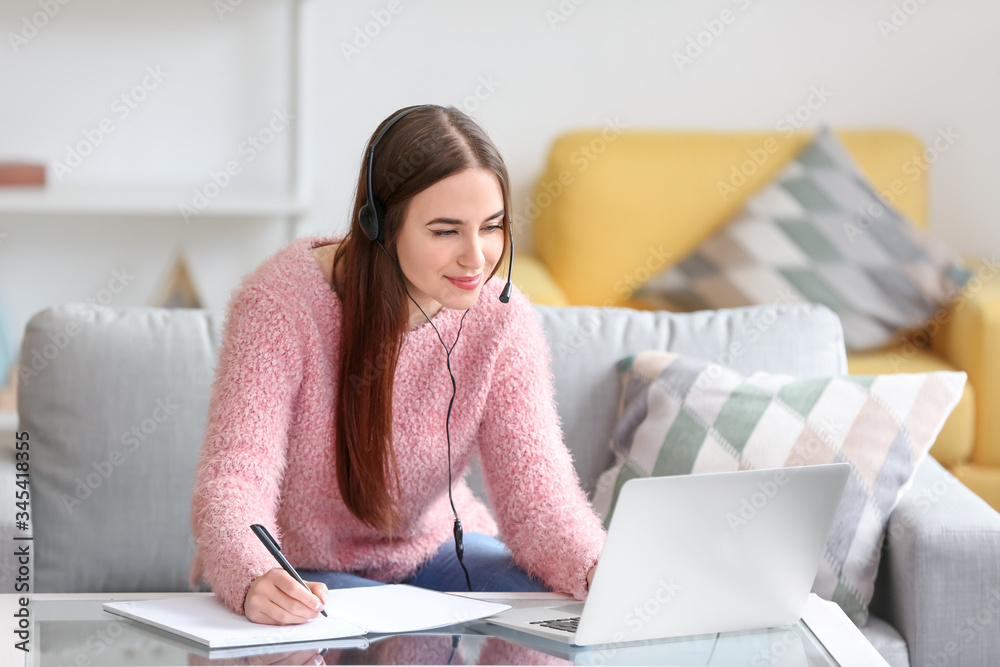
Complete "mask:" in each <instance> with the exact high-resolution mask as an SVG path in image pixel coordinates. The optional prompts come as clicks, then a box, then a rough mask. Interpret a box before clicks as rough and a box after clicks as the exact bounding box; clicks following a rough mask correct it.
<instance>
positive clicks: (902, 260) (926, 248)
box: [633, 127, 971, 350]
mask: <svg viewBox="0 0 1000 667" xmlns="http://www.w3.org/2000/svg"><path fill="white" fill-rule="evenodd" d="M883 194H884V195H887V196H888V198H889V199H890V202H891V199H892V198H893V197H894V195H893V194H892V192H886V193H883ZM970 276H971V274H970V273H969V271H968V270H967V269H966V268H965V267H964V266H962V264H961V261H960V259H959V257H958V256H957V255H956V254H954V253H952V252H950V251H949V250H948V249H947V247H946V246H945V245H944V244H943V243H942V242H940V241H938V240H936V239H934V238H933V237H930V236H927V235H926V234H924V233H923V232H921V231H920V230H918V229H917V228H916V227H915V226H914V224H913V223H912V222H910V221H909V220H908V219H906V218H905V217H904V216H903V215H902V214H901V213H900V212H899V211H897V210H896V209H895V208H894V207H892V206H891V205H888V204H887V203H886V202H885V201H883V200H882V199H880V197H879V195H878V194H877V193H876V190H875V189H874V187H873V186H872V185H871V184H870V183H869V181H868V180H867V179H866V178H865V177H864V175H863V174H862V173H861V171H860V169H859V168H858V167H857V166H856V165H855V164H854V162H853V160H852V159H851V157H850V155H849V154H848V152H847V150H846V149H845V148H844V146H843V145H842V144H841V143H840V141H839V140H838V139H837V137H836V136H835V135H834V134H833V132H832V131H830V130H829V128H826V127H824V128H821V129H820V131H819V132H818V133H817V135H816V137H815V139H814V140H813V141H812V142H811V143H810V144H809V145H808V146H806V147H805V148H804V149H803V150H802V152H801V153H799V154H798V156H797V157H796V158H795V159H794V160H792V161H791V162H790V163H789V164H787V165H786V166H785V167H784V169H782V170H781V172H779V173H778V175H777V178H776V179H775V180H774V181H773V182H772V183H770V184H769V185H768V186H767V187H765V188H764V189H763V190H761V191H760V192H758V193H756V194H754V195H753V196H751V197H750V199H748V200H747V202H746V205H745V206H744V208H743V209H742V210H740V211H739V212H738V213H737V215H736V216H735V217H734V218H733V219H732V220H731V221H730V222H729V224H727V225H726V226H725V227H723V228H722V229H721V230H720V231H718V232H717V233H716V234H715V235H713V236H712V237H711V238H709V239H708V241H707V242H705V243H704V244H703V245H702V246H700V247H699V248H698V250H697V251H695V252H694V253H692V254H690V255H688V256H686V257H685V258H684V259H683V260H682V261H681V262H680V263H678V264H676V265H674V266H672V267H670V268H668V269H665V270H664V271H662V272H660V273H659V274H658V275H656V276H654V277H653V278H652V279H651V280H649V281H648V282H647V283H646V284H644V285H643V286H642V287H641V288H639V289H638V290H637V291H636V292H635V293H634V294H633V299H635V300H638V301H643V302H648V303H649V304H650V305H651V306H652V307H663V308H667V309H670V310H701V309H706V308H729V307H734V306H745V305H751V304H762V303H774V302H779V301H785V302H799V301H813V302H817V303H823V304H826V305H827V306H829V307H830V308H832V309H833V310H834V311H836V312H837V314H838V315H839V316H840V318H841V321H842V323H843V325H844V336H845V339H846V344H847V347H848V349H849V350H861V349H873V348H878V347H881V346H883V345H886V344H887V343H889V342H890V341H891V340H892V339H893V338H894V337H896V336H898V335H901V334H903V333H906V332H912V331H914V330H916V329H918V328H920V327H921V326H923V325H925V324H926V323H927V321H928V320H930V319H931V318H932V317H933V315H934V314H935V311H937V310H938V309H940V308H942V307H943V306H945V305H946V304H947V303H948V302H949V301H950V300H951V299H952V297H953V296H954V294H955V293H956V292H957V290H958V289H959V288H960V287H961V286H962V285H963V284H964V283H965V282H966V281H967V280H968V279H969V277H970Z"/></svg>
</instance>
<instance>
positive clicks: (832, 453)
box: [593, 351, 966, 625]
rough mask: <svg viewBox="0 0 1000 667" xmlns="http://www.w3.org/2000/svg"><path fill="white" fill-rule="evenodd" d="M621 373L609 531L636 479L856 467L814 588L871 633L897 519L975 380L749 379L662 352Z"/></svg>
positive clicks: (600, 501)
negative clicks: (884, 549)
mask: <svg viewBox="0 0 1000 667" xmlns="http://www.w3.org/2000/svg"><path fill="white" fill-rule="evenodd" d="M618 370H619V373H620V374H621V378H622V393H621V402H620V404H619V419H618V423H617V425H616V427H615V431H614V435H613V438H612V442H611V447H612V449H613V450H614V452H615V458H616V463H615V465H614V466H613V467H612V468H610V469H609V470H607V471H605V472H604V473H603V474H602V475H601V477H600V478H599V479H598V482H597V488H596V490H595V493H594V500H593V504H594V508H595V509H596V510H597V511H598V513H600V514H601V515H602V516H603V517H604V519H605V525H607V524H608V523H609V522H610V519H611V515H612V512H613V509H614V503H615V500H616V499H617V497H618V492H619V491H620V489H621V487H622V485H623V484H624V483H625V482H627V481H628V480H630V479H632V478H634V477H650V476H654V475H657V476H658V475H686V474H689V473H695V474H696V473H706V472H724V471H728V470H746V469H761V468H782V467H788V466H800V465H814V464H819V463H835V462H841V461H844V462H847V463H849V464H850V466H851V476H850V479H849V480H848V482H847V488H846V489H845V491H844V496H843V499H842V500H841V503H840V506H839V508H838V509H837V514H836V518H835V519H834V523H833V528H832V529H831V531H830V536H829V538H828V540H827V543H826V549H825V552H824V555H823V559H822V562H821V563H820V566H819V572H818V573H817V575H816V580H815V582H814V583H813V592H815V593H816V594H817V595H819V596H820V597H823V598H825V599H827V600H833V601H834V602H836V603H838V604H839V605H840V606H841V607H842V608H843V610H844V612H845V613H847V615H848V616H850V617H851V618H852V619H853V620H854V622H855V623H857V624H858V625H864V624H865V623H866V622H867V620H868V603H869V602H870V601H871V597H872V591H873V590H874V586H875V574H876V572H877V571H878V564H879V558H880V556H881V545H882V537H883V533H884V532H885V527H886V522H887V520H888V517H889V513H890V512H892V509H893V508H894V507H895V506H896V503H897V502H898V500H899V499H900V498H901V497H902V495H903V493H904V492H905V491H906V489H907V488H908V487H909V485H910V482H911V480H912V476H913V472H914V470H915V468H916V466H917V464H918V463H919V462H920V461H921V459H922V458H923V457H924V456H925V455H926V453H927V451H928V450H929V449H930V447H931V445H932V444H933V442H934V439H935V438H936V437H937V434H938V432H939V431H940V430H941V427H942V426H943V425H944V422H945V419H946V418H947V417H948V415H949V414H950V413H951V411H952V410H953V409H954V407H955V405H956V404H957V403H958V400H959V398H960V397H961V395H962V389H963V387H964V386H965V381H966V374H965V373H962V372H952V371H937V372H933V373H897V374H894V375H877V376H874V375H873V376H859V375H843V376H836V377H825V378H810V379H800V378H795V377H792V376H789V375H775V374H770V373H754V374H753V375H751V376H749V377H744V376H743V375H741V374H739V373H737V372H735V371H733V370H731V369H728V368H725V367H723V366H719V365H717V364H714V363H711V362H708V361H704V360H701V359H695V358H692V357H682V356H679V355H676V354H673V353H670V352H659V351H648V352H641V353H639V354H637V355H634V356H631V357H628V358H626V359H623V360H622V361H621V362H619V364H618ZM672 511H683V508H672Z"/></svg>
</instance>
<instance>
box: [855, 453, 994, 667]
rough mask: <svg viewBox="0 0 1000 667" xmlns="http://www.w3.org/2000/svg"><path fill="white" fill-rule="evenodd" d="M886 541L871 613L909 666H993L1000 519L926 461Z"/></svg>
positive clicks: (934, 463)
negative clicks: (893, 633) (889, 628)
mask: <svg viewBox="0 0 1000 667" xmlns="http://www.w3.org/2000/svg"><path fill="white" fill-rule="evenodd" d="M885 540H886V541H885V547H884V549H885V550H884V552H883V554H882V562H881V567H880V570H879V575H878V579H877V581H876V591H875V596H874V598H873V600H872V611H873V613H875V614H876V615H878V616H880V617H882V618H883V619H885V620H886V621H888V622H890V623H891V624H892V625H894V626H895V627H896V629H897V630H899V632H900V634H902V635H903V637H904V638H905V639H906V644H907V647H908V649H909V653H910V664H911V665H948V666H949V667H954V666H955V665H970V666H971V665H986V664H993V662H994V661H995V660H996V657H997V656H998V655H1000V514H998V513H997V512H996V511H995V510H994V509H993V508H992V507H990V506H989V505H987V504H986V503H985V502H984V501H983V500H982V499H981V498H979V496H977V495H976V494H974V493H973V492H972V491H970V490H969V489H968V488H966V487H965V486H964V485H963V484H962V483H961V482H959V481H958V480H957V479H955V477H954V476H952V474H951V473H949V472H948V471H947V470H945V469H944V468H943V467H942V466H941V464H940V463H938V462H937V461H936V460H934V458H933V457H931V456H926V457H925V458H924V460H923V462H922V463H921V464H920V465H919V467H918V468H917V471H916V475H915V476H914V480H913V485H912V486H911V487H910V489H909V490H908V491H907V493H906V495H905V496H904V497H903V498H902V499H901V500H900V502H899V505H898V506H897V507H896V509H895V510H894V511H893V513H892V515H891V516H890V517H889V524H888V526H887V530H886V538H885Z"/></svg>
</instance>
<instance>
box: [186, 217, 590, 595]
mask: <svg viewBox="0 0 1000 667" xmlns="http://www.w3.org/2000/svg"><path fill="white" fill-rule="evenodd" d="M340 240H341V239H340V238H337V237H332V236H330V237H320V236H315V237H306V238H300V239H297V240H296V241H293V242H292V243H290V244H288V245H286V246H285V247H283V248H282V249H281V250H279V251H278V252H277V253H276V254H275V255H273V256H272V257H270V258H268V259H267V260H266V261H264V262H263V263H262V264H261V265H260V266H259V267H258V268H257V269H255V270H254V271H253V272H251V273H250V274H248V275H247V276H246V277H244V279H243V281H242V282H241V284H240V286H239V287H238V288H236V289H235V290H234V291H233V294H232V296H231V299H230V303H229V307H228V312H227V316H226V321H225V325H224V329H223V340H222V347H221V351H220V357H219V363H218V366H217V368H216V377H215V383H214V385H213V388H212V393H211V398H210V402H209V414H208V426H207V428H206V432H205V440H204V443H203V445H202V450H201V456H200V459H199V463H198V468H197V473H196V479H195V485H194V492H193V498H192V507H191V522H192V531H193V535H194V540H195V546H196V552H195V556H194V561H193V563H192V565H191V571H190V581H191V586H192V587H193V588H195V587H197V586H198V583H199V579H203V580H204V581H205V582H206V583H207V584H208V585H209V586H211V588H212V590H213V591H214V592H215V593H216V595H217V596H218V597H219V599H220V600H221V601H222V602H223V603H224V604H225V605H226V606H227V607H229V608H230V609H232V610H233V611H234V612H236V613H239V614H242V613H243V601H244V598H245V597H246V593H247V589H248V588H249V586H250V583H251V582H252V581H253V580H254V579H256V578H257V577H259V576H261V575H262V574H264V573H265V572H267V571H268V570H270V569H271V568H273V567H277V563H276V562H275V560H274V557H272V556H271V555H270V554H269V553H268V552H267V550H266V549H265V548H264V546H263V545H262V544H261V543H260V541H259V540H258V539H257V537H256V536H255V535H254V534H253V532H252V531H251V530H250V524H253V523H261V524H263V525H265V526H266V527H267V528H268V530H270V531H271V534H272V535H274V537H275V539H276V540H277V541H278V542H279V544H281V548H282V551H283V552H284V553H285V554H286V555H287V557H288V559H289V561H290V562H291V563H292V565H294V566H295V567H300V568H307V569H318V570H336V571H350V572H354V573H356V574H359V575H361V576H365V577H369V578H372V579H377V580H379V581H384V582H388V583H397V582H401V581H404V580H406V579H407V578H409V576H410V575H411V574H413V573H414V572H415V571H416V570H417V569H418V568H419V567H420V566H421V565H422V564H423V563H424V562H426V561H427V560H428V559H429V558H430V557H431V556H432V555H433V554H434V553H435V552H436V551H437V549H438V547H439V546H440V545H441V544H442V543H444V542H445V541H446V540H451V539H452V525H453V523H454V517H453V515H452V513H451V508H450V505H449V503H448V493H447V489H448V458H447V441H446V438H445V416H446V415H447V412H448V401H449V399H450V398H451V379H450V377H449V375H448V370H447V367H446V366H445V351H444V348H443V346H442V345H441V342H440V340H439V339H438V337H437V335H436V334H435V332H434V329H433V328H432V327H431V326H430V324H429V323H427V322H424V324H423V325H421V326H420V327H418V328H416V329H414V330H412V331H411V332H409V333H408V334H407V336H406V339H405V341H404V343H403V345H402V348H401V351H400V355H399V362H398V366H397V369H396V375H395V383H394V387H393V425H392V428H393V439H394V443H395V450H396V459H397V462H398V466H399V476H400V481H401V484H402V494H401V495H402V497H401V506H400V508H399V509H400V512H401V515H402V516H403V517H404V524H405V525H404V528H403V529H402V530H401V531H400V534H399V535H397V537H396V539H395V540H393V541H390V540H388V539H387V538H386V537H385V536H384V535H382V534H381V533H380V532H378V531H376V530H373V529H372V528H369V527H368V526H366V525H364V524H363V523H362V522H360V521H359V520H357V519H356V518H355V517H354V516H353V515H352V514H351V513H350V512H349V511H348V510H347V508H346V506H345V505H344V502H343V500H342V498H341V497H340V494H339V492H338V486H337V477H336V467H335V457H334V452H335V450H334V446H333V437H334V426H333V423H334V422H333V410H334V403H335V399H336V396H337V383H338V382H339V378H338V377H337V369H338V359H339V355H340V346H339V342H340V333H341V321H340V318H341V306H340V301H339V298H338V296H337V294H336V292H334V291H333V290H332V289H331V288H330V286H329V285H328V284H327V283H326V280H325V278H324V276H323V274H322V272H321V270H320V268H319V266H318V264H317V263H316V260H315V259H314V257H313V255H312V252H311V250H312V248H314V247H317V246H321V245H326V244H330V243H335V242H339V241H340ZM504 283H505V281H501V280H500V278H499V276H496V277H494V278H492V279H491V280H489V281H487V283H486V284H485V285H484V286H483V288H482V292H481V294H480V298H479V300H478V301H477V302H476V303H475V305H473V306H472V308H471V309H470V311H469V313H468V316H467V317H466V318H465V322H464V324H463V326H462V332H461V337H460V339H459V341H458V344H457V345H456V346H455V349H454V351H453V352H452V358H451V366H452V371H453V372H454V374H455V382H456V385H457V387H458V393H457V395H456V397H455V404H454V407H453V408H452V413H451V429H450V430H451V446H452V467H453V471H454V473H453V477H454V483H453V486H452V493H453V496H454V499H455V506H456V509H457V511H458V516H459V518H460V519H461V520H462V525H463V528H464V529H465V531H466V532H473V531H476V532H483V533H487V534H489V535H493V536H497V535H498V528H499V535H500V536H501V539H503V540H504V541H505V542H506V544H507V546H508V547H509V548H510V550H511V552H512V553H513V558H514V561H515V562H516V563H517V564H518V565H519V566H520V567H521V568H523V569H524V570H526V571H527V572H529V573H531V574H533V575H534V576H537V577H538V578H540V579H541V580H542V581H543V582H544V583H545V584H546V585H547V586H549V587H550V588H552V589H553V590H556V591H560V592H565V593H568V594H570V595H572V596H573V597H575V598H576V599H584V598H585V597H586V594H587V584H586V575H587V572H588V571H589V569H590V568H591V567H592V566H593V565H594V564H595V563H596V562H597V559H598V557H599V556H600V553H601V549H602V548H603V546H604V539H605V533H604V530H603V528H602V526H601V521H600V519H599V518H598V517H597V515H596V514H595V513H594V511H593V509H592V507H591V506H590V503H589V502H588V500H587V498H586V496H585V494H584V493H583V491H582V489H581V488H580V485H579V478H578V477H577V474H576V471H575V469H574V468H573V463H572V459H571V457H570V454H569V451H568V450H567V449H566V446H565V445H564V444H563V440H562V431H561V427H560V424H559V417H558V414H557V412H556V407H555V402H554V398H553V385H552V374H551V368H550V358H551V357H550V353H549V349H548V346H547V344H546V340H545V337H544V334H543V332H542V329H541V326H540V325H539V323H538V321H537V319H536V316H535V314H534V311H533V309H532V307H531V304H530V303H529V302H528V300H527V298H526V297H525V296H524V295H523V294H522V293H521V292H520V291H519V290H517V289H516V288H515V289H514V291H513V294H512V296H511V299H510V302H509V303H507V304H504V303H501V302H500V300H499V299H498V297H499V294H500V291H501V288H502V287H503V285H504ZM463 312H464V311H459V310H452V309H450V308H442V309H441V310H440V312H438V313H437V314H436V315H435V316H434V318H433V320H434V324H435V326H437V328H438V330H440V332H441V336H442V337H443V338H444V340H445V341H446V342H447V343H448V344H449V345H451V343H452V342H454V340H455V333H456V331H457V330H458V325H459V320H461V317H462V314H463ZM476 451H478V452H479V454H480V460H481V462H482V469H483V478H484V482H485V484H484V486H485V488H486V492H487V495H488V498H489V501H490V504H491V506H492V507H493V509H494V511H495V517H494V516H493V515H491V514H490V512H489V510H487V508H486V506H485V505H484V504H483V503H482V502H481V501H480V500H479V499H477V498H476V497H475V496H474V495H473V494H472V492H471V491H470V489H469V487H468V485H467V484H466V482H465V479H464V476H465V474H466V473H467V472H468V469H469V463H470V460H471V458H472V456H473V453H474V452H476ZM470 575H471V576H472V578H473V581H475V576H476V574H475V572H470Z"/></svg>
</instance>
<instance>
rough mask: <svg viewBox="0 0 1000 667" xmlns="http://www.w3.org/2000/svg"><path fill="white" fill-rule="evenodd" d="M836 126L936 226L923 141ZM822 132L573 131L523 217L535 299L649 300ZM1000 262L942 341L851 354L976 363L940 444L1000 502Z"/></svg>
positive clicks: (869, 368) (923, 220)
mask: <svg viewBox="0 0 1000 667" xmlns="http://www.w3.org/2000/svg"><path fill="white" fill-rule="evenodd" d="M836 134H837V136H838V137H839V138H840V139H841V140H842V141H843V142H844V144H845V146H846V147H847V149H848V150H849V152H850V153H851V155H852V156H853V157H854V159H855V160H856V161H857V163H858V165H859V166H860V167H861V169H862V170H863V171H864V173H865V174H866V175H867V176H868V178H869V179H870V180H871V182H872V183H873V184H874V186H875V187H876V188H877V189H878V190H879V191H880V193H881V194H882V197H883V199H885V200H887V201H888V202H889V203H890V204H892V205H893V206H895V207H897V208H898V209H899V210H900V211H902V212H903V213H905V214H906V215H907V216H908V217H909V218H910V219H911V220H913V221H914V223H916V224H917V225H919V226H920V227H922V228H926V227H927V168H928V162H929V161H930V160H928V159H927V157H926V156H925V152H924V146H923V144H922V143H921V142H920V140H919V139H917V138H916V137H914V136H913V135H910V134H908V133H905V132H900V131H896V130H851V131H848V130H844V131H838V132H836ZM811 137H812V135H811V134H809V133H805V132H788V133H725V132H665V131H660V132H655V131H621V130H615V131H614V132H609V131H608V129H604V130H603V131H602V130H594V131H578V132H572V133H569V134H566V135H563V136H562V137H560V138H559V139H558V140H557V141H556V142H555V144H554V145H553V147H552V150H551V152H550V154H549V159H548V163H547V166H546V169H545V171H544V173H543V174H542V175H541V177H540V178H539V180H538V182H537V183H536V187H535V191H534V193H533V197H532V200H531V202H529V205H528V208H527V210H528V213H529V216H530V217H531V218H533V219H532V220H530V221H529V222H528V223H527V224H525V225H524V228H523V229H521V228H518V227H517V226H515V230H517V234H523V233H525V232H527V233H530V234H531V236H532V239H533V241H534V251H533V254H528V253H518V255H517V257H515V261H514V263H515V265H516V266H517V270H515V272H514V282H515V283H516V284H517V285H518V287H519V288H520V289H521V290H522V291H523V292H525V293H526V294H527V295H528V296H529V297H530V298H531V300H532V301H533V302H535V303H542V304H553V305H566V304H573V305H595V306H624V307H633V308H640V309H641V308H643V307H644V306H642V305H641V304H639V303H637V302H634V301H632V300H631V298H630V297H631V294H632V292H633V291H634V290H635V289H636V288H637V287H638V286H639V285H641V284H643V283H645V282H646V281H647V280H649V278H650V277H652V276H653V275H656V274H657V273H659V272H660V271H662V270H664V269H666V268H667V267H668V266H671V265H672V264H674V263H675V262H677V261H680V260H681V259H683V258H684V257H685V256H686V255H688V254H689V253H690V252H692V251H694V250H695V249H697V248H698V247H699V246H700V245H701V244H702V243H703V242H704V241H706V240H707V239H708V238H709V237H710V236H711V235H712V234H713V233H714V232H715V231H716V230H717V229H718V228H719V227H720V226H721V225H723V224H725V223H726V222H727V221H728V220H729V219H731V218H732V216H733V215H734V214H735V213H736V212H737V211H738V210H739V209H740V207H741V206H742V205H743V203H744V201H745V200H746V199H747V198H748V197H749V196H750V195H752V194H753V193H754V192H756V191H757V190H759V189H760V188H761V187H763V186H764V185H766V184H767V183H768V182H769V181H770V180H771V179H772V178H773V177H774V176H775V175H776V173H777V172H778V171H779V170H780V169H781V167H783V166H784V165H785V163H787V162H788V161H789V160H791V159H792V158H793V157H794V156H795V155H796V154H797V153H798V151H799V150H800V149H802V148H803V147H804V146H805V144H806V143H807V142H808V141H809V140H810V139H811ZM940 149H941V147H938V150H940ZM946 149H947V147H946V146H945V150H946ZM521 222H522V223H523V222H524V221H521ZM517 234H515V237H516V236H517ZM996 260H997V258H996V257H989V258H978V259H977V260H976V261H974V262H970V263H971V264H973V265H974V266H975V268H976V270H977V277H976V278H974V279H973V280H972V281H970V282H969V284H968V285H966V287H965V289H964V290H963V292H962V293H961V295H960V296H959V298H957V299H956V300H955V302H954V303H953V304H951V306H950V307H948V308H946V309H942V311H941V312H939V313H937V314H936V315H935V318H934V322H933V323H931V324H930V328H931V329H933V333H932V336H931V339H930V345H928V346H924V347H917V346H915V345H913V344H911V343H901V344H899V345H895V346H892V347H887V348H885V349H882V350H878V351H873V352H872V351H869V352H865V353H850V354H848V367H849V371H850V372H851V373H853V374H876V373H895V372H922V371H928V370H963V371H965V372H966V373H968V376H969V382H968V384H967V386H966V390H965V394H964V396H963V398H962V401H961V402H960V403H959V405H958V407H957V408H956V409H955V411H954V412H953V413H952V415H951V416H950V417H949V419H948V421H947V422H946V424H945V426H944V428H943V429H942V431H941V434H940V435H939V436H938V439H937V442H936V443H935V444H934V447H933V448H932V449H931V454H932V455H933V456H934V457H935V458H937V459H938V460H939V461H940V462H941V463H942V464H944V465H946V466H947V467H948V468H949V469H950V470H951V471H952V472H953V473H954V474H955V475H956V476H957V477H958V478H959V479H961V480H962V481H963V482H964V483H965V484H966V485H968V486H969V487H970V488H971V489H972V490H973V491H975V492H976V493H978V494H979V495H980V496H981V497H982V498H984V499H985V500H986V501H987V502H989V503H990V504H991V505H992V506H993V507H995V508H997V509H998V510H1000V410H998V408H1000V402H998V399H1000V280H996V279H995V278H996V276H997V273H998V270H1000V267H998V266H997V264H996Z"/></svg>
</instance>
